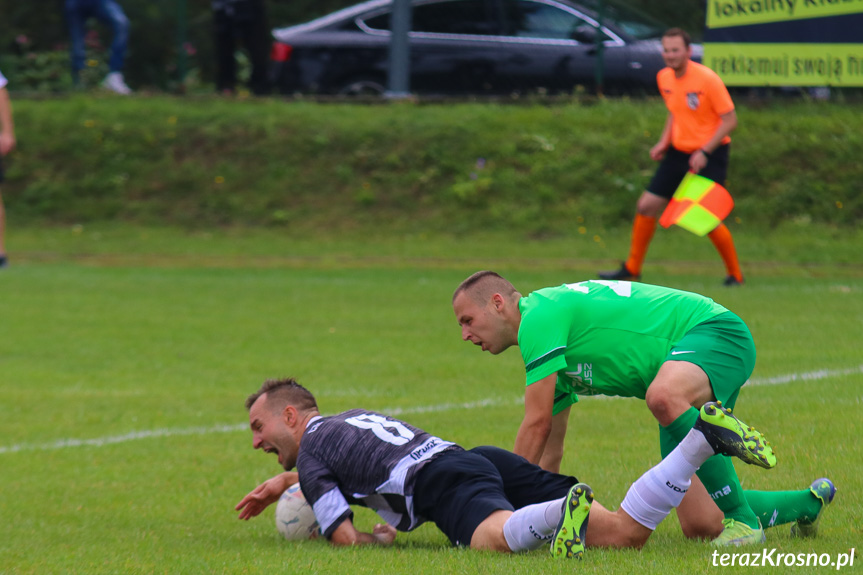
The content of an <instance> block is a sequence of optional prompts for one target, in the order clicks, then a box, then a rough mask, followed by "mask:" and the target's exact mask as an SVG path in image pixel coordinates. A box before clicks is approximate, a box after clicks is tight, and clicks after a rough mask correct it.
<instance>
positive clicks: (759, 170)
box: [3, 96, 863, 237]
mask: <svg viewBox="0 0 863 575" xmlns="http://www.w3.org/2000/svg"><path fill="white" fill-rule="evenodd" d="M861 112H863V105H861V104H859V103H854V104H851V103H847V104H841V103H823V102H793V103H789V102H782V103H774V104H772V105H770V106H758V107H755V106H750V105H747V103H745V102H742V103H739V106H738V113H739V117H740V127H739V128H738V130H737V132H736V133H735V138H734V143H733V145H732V146H733V152H732V155H733V156H732V157H733V159H732V166H731V174H730V179H729V189H730V190H731V191H732V193H733V195H734V196H735V199H736V201H737V207H736V209H735V212H734V213H733V215H732V220H731V224H732V225H741V224H744V225H745V224H752V225H757V226H777V225H779V224H781V223H783V222H796V223H798V224H802V225H806V224H808V223H815V224H825V225H827V226H832V227H838V228H839V229H843V228H845V229H850V228H852V227H855V226H858V225H859V224H860V223H861V221H863V194H860V184H859V182H860V181H861V180H863V168H861V166H860V164H859V158H860V157H861V156H863V135H861V133H860V131H859V130H858V129H856V127H855V126H856V124H857V123H859V117H860V115H861ZM15 114H16V121H17V131H18V138H19V148H18V150H17V151H16V152H14V154H13V155H12V156H10V157H8V158H7V159H6V164H7V182H6V183H5V184H4V187H3V194H4V198H5V199H6V202H7V207H8V211H9V217H10V218H11V219H13V220H14V221H18V222H27V221H32V222H45V221H48V222H54V223H60V224H87V223H91V222H98V221H108V220H112V221H115V220H119V221H124V222H135V223H140V224H145V225H152V224H160V225H163V224H169V225H180V226H183V227H187V228H194V229H201V228H207V227H210V226H213V225H228V224H230V225H241V226H269V227H290V228H292V229H294V230H299V231H303V230H319V229H329V230H332V229H337V230H340V231H346V230H347V231H349V230H351V229H357V230H368V229H376V230H392V231H396V232H400V233H401V232H411V231H413V232H416V231H445V232H451V233H459V232H464V231H472V230H476V229H482V230H492V231H494V230H498V231H501V230H506V231H510V232H515V233H518V234H520V235H524V236H533V237H553V236H560V235H563V236H567V235H575V234H578V233H579V232H580V231H581V233H584V231H582V228H592V229H597V228H599V229H605V228H612V227H616V226H620V225H626V224H627V223H628V221H629V219H630V217H631V214H632V210H633V204H634V202H635V199H636V198H637V197H638V195H639V194H640V192H641V190H642V189H643V188H644V186H645V185H646V184H647V182H648V180H649V178H650V175H651V173H652V171H653V169H654V167H655V165H654V164H653V162H651V161H650V159H649V157H648V155H647V150H648V149H649V148H650V146H651V145H653V143H655V140H656V138H657V137H658V135H659V130H660V129H661V128H662V125H663V121H664V107H663V105H662V103H661V102H659V101H658V100H647V101H626V100H612V101H602V102H598V103H584V102H581V103H579V102H577V101H572V102H568V103H555V104H552V105H542V104H539V103H537V104H528V105H524V104H519V105H501V104H474V103H464V104H453V105H418V104H410V103H405V104H398V105H385V106H363V105H347V104H315V103H311V102H302V101H283V100H249V101H236V100H222V99H217V98H204V99H178V98H171V97H145V96H135V97H133V98H128V99H116V98H98V97H93V96H86V97H84V96H82V97H76V98H71V99H56V100H26V99H15Z"/></svg>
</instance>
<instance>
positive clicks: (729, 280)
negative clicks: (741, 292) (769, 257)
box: [722, 276, 746, 287]
mask: <svg viewBox="0 0 863 575" xmlns="http://www.w3.org/2000/svg"><path fill="white" fill-rule="evenodd" d="M744 283H746V280H744V279H743V278H741V279H737V278H736V277H734V276H726V277H725V279H724V280H723V281H722V285H724V286H725V287H739V286H742V285H743V284H744Z"/></svg>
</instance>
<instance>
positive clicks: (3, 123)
mask: <svg viewBox="0 0 863 575" xmlns="http://www.w3.org/2000/svg"><path fill="white" fill-rule="evenodd" d="M14 147H15V124H14V123H13V122H12V103H11V102H10V101H9V92H7V91H6V88H0V156H5V155H6V154H8V153H9V152H11V151H12V149H13V148H14Z"/></svg>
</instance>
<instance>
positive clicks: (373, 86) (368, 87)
mask: <svg viewBox="0 0 863 575" xmlns="http://www.w3.org/2000/svg"><path fill="white" fill-rule="evenodd" d="M386 90H387V89H386V87H385V86H384V85H383V84H382V83H381V82H380V81H378V80H375V79H372V78H356V79H354V80H351V81H349V82H347V83H346V84H345V85H344V86H342V87H341V88H340V89H339V91H338V92H337V93H338V94H339V96H382V95H383V93H384V92H386Z"/></svg>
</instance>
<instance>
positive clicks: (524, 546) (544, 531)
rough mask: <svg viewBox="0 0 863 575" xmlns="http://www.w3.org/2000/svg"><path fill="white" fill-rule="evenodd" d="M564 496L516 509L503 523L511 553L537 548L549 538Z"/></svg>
mask: <svg viewBox="0 0 863 575" xmlns="http://www.w3.org/2000/svg"><path fill="white" fill-rule="evenodd" d="M564 499H565V498H564V497H561V498H560V499H555V500H554V501H546V502H544V503H536V504H534V505H528V506H527V507H522V508H521V509H517V510H516V511H515V512H514V513H513V514H512V515H510V517H509V519H507V520H506V523H504V524H503V536H504V538H505V539H506V544H507V545H509V548H510V550H511V551H512V552H513V553H518V552H520V551H530V550H532V549H539V548H540V547H542V546H543V545H545V544H546V543H548V541H549V540H550V539H551V536H552V535H554V530H555V529H557V524H558V522H559V521H560V514H561V511H562V509H563V500H564Z"/></svg>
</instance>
